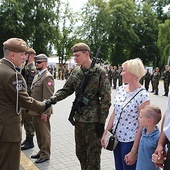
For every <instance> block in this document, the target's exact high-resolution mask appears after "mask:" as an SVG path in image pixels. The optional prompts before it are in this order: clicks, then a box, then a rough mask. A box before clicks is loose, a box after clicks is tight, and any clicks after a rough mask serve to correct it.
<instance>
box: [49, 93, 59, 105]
mask: <svg viewBox="0 0 170 170" xmlns="http://www.w3.org/2000/svg"><path fill="white" fill-rule="evenodd" d="M49 100H51V104H56V103H57V97H56V96H55V95H54V96H51V97H50V99H49Z"/></svg>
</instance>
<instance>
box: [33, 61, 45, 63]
mask: <svg viewBox="0 0 170 170" xmlns="http://www.w3.org/2000/svg"><path fill="white" fill-rule="evenodd" d="M43 62H45V61H35V64H41V63H43Z"/></svg>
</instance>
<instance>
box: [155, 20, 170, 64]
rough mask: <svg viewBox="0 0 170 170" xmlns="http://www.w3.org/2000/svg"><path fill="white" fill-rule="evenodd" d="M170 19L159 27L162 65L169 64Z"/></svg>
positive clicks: (158, 42)
mask: <svg viewBox="0 0 170 170" xmlns="http://www.w3.org/2000/svg"><path fill="white" fill-rule="evenodd" d="M169 28H170V19H167V20H166V21H165V23H162V24H160V25H159V33H158V41H157V44H158V47H159V50H160V52H161V56H162V63H164V64H167V63H168V58H169V56H170V38H169V37H170V29H169ZM168 64H169V63H168Z"/></svg>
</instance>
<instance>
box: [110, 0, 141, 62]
mask: <svg viewBox="0 0 170 170" xmlns="http://www.w3.org/2000/svg"><path fill="white" fill-rule="evenodd" d="M108 5H109V23H110V24H109V30H108V33H109V42H110V43H109V50H110V54H109V58H110V61H111V63H114V65H115V64H121V63H122V62H123V61H124V60H126V59H129V58H131V57H132V56H130V54H131V51H132V49H133V47H134V46H135V44H136V43H138V42H139V37H138V35H137V34H136V33H135V30H134V26H135V24H136V16H135V6H134V3H133V2H132V1H131V0H119V1H117V0H110V1H109V4H108Z"/></svg>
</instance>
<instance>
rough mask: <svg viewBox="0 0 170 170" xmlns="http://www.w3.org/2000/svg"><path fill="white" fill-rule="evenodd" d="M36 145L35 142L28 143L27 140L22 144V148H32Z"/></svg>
mask: <svg viewBox="0 0 170 170" xmlns="http://www.w3.org/2000/svg"><path fill="white" fill-rule="evenodd" d="M33 147H34V143H28V142H26V143H25V144H24V145H22V146H21V150H22V151H23V150H27V149H31V148H33Z"/></svg>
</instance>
